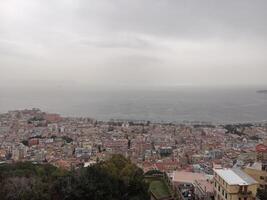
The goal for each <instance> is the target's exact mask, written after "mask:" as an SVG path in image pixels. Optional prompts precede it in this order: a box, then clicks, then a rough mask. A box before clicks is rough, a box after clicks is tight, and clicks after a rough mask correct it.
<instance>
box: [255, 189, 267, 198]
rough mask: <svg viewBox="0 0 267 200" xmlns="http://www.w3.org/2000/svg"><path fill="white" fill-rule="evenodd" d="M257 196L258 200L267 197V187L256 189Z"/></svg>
mask: <svg viewBox="0 0 267 200" xmlns="http://www.w3.org/2000/svg"><path fill="white" fill-rule="evenodd" d="M257 197H258V198H259V199H260V200H265V199H267V189H258V191H257Z"/></svg>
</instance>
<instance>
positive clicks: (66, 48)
mask: <svg viewBox="0 0 267 200" xmlns="http://www.w3.org/2000/svg"><path fill="white" fill-rule="evenodd" d="M45 81H48V84H53V83H62V84H63V85H64V84H77V85H86V86H87V85H88V86H89V85H104V86H105V85H109V86H110V85H114V86H151V85H153V86H160V85H162V86H169V85H258V84H264V85H267V1H266V0H262V1H261V0H217V1H216V0H195V1H192V0H24V1H23V0H0V84H1V85H7V84H11V85H12V84H14V85H23V84H43V83H45Z"/></svg>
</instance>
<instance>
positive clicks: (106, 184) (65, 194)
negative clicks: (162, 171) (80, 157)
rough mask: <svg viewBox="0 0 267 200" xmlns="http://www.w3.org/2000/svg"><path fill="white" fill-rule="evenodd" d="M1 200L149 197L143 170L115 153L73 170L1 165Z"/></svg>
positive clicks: (132, 199)
mask: <svg viewBox="0 0 267 200" xmlns="http://www.w3.org/2000/svg"><path fill="white" fill-rule="evenodd" d="M0 196H1V200H13V199H20V200H30V199H31V200H39V199H40V200H41V199H42V200H43V199H44V200H50V199H51V200H61V199H62V200H63V199H64V200H68V199H70V200H76V199H77V200H78V199H79V200H83V199H90V200H106V199H109V200H124V199H125V200H126V199H127V200H147V199H149V194H148V185H147V183H146V182H145V181H144V176H143V171H142V170H141V169H140V168H138V167H137V166H136V165H134V164H132V163H131V162H130V161H129V160H128V159H126V158H124V157H123V156H120V155H114V156H112V158H111V159H110V160H108V161H105V162H100V163H98V164H96V165H93V166H90V167H87V168H81V169H78V170H73V171H71V172H70V171H65V170H61V169H59V168H56V167H54V166H51V165H49V164H46V165H39V164H32V163H30V162H25V163H16V164H5V165H1V166H0Z"/></svg>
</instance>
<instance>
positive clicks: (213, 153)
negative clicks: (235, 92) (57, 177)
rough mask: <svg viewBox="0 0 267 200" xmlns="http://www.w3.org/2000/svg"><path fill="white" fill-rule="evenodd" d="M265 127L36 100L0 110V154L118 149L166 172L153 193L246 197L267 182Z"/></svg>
mask: <svg viewBox="0 0 267 200" xmlns="http://www.w3.org/2000/svg"><path fill="white" fill-rule="evenodd" d="M266 132H267V123H264V122H262V123H254V124H252V123H246V124H232V125H212V124H207V123H200V122H198V123H197V122H192V123H189V122H188V123H185V124H174V123H153V122H150V121H134V120H133V121H122V120H110V121H107V122H104V121H97V120H94V119H91V118H70V117H61V116H60V115H59V114H51V113H46V112H43V111H41V110H40V109H36V108H34V109H30V110H27V109H25V110H16V111H9V112H8V113H5V114H1V115H0V143H1V146H0V159H1V164H5V163H13V162H25V161H30V162H33V163H49V164H52V165H54V166H56V167H58V168H63V169H66V170H71V169H75V168H79V167H88V166H91V165H94V164H96V163H98V162H101V161H104V160H107V159H109V158H110V157H111V156H112V155H114V154H121V155H123V156H124V157H126V158H129V159H130V160H131V161H132V162H133V163H134V164H136V165H137V166H138V167H140V168H141V169H143V171H144V172H145V173H146V172H153V171H158V172H162V173H164V174H166V175H167V181H164V183H165V182H166V185H168V188H169V189H168V190H170V191H172V192H166V194H158V196H160V195H163V197H164V198H166V197H169V198H170V199H171V198H174V194H176V195H177V196H178V197H179V198H180V199H188V200H189V199H238V198H244V199H247V200H249V199H255V198H256V192H257V189H258V188H259V189H267V135H266ZM164 180H165V179H164ZM225 184H228V187H227V186H225ZM231 187H232V188H231ZM155 192H156V193H157V188H156V189H155ZM152 194H153V190H152ZM164 195H167V196H164ZM155 196H156V197H155V199H160V198H157V195H155Z"/></svg>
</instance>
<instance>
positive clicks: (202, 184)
mask: <svg viewBox="0 0 267 200" xmlns="http://www.w3.org/2000/svg"><path fill="white" fill-rule="evenodd" d="M194 188H195V189H194V194H195V195H194V196H195V200H213V199H214V191H213V185H212V182H211V181H209V180H196V181H195V183H194Z"/></svg>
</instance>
